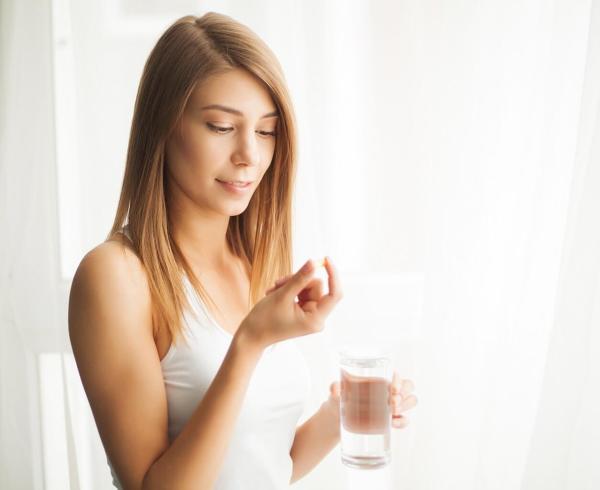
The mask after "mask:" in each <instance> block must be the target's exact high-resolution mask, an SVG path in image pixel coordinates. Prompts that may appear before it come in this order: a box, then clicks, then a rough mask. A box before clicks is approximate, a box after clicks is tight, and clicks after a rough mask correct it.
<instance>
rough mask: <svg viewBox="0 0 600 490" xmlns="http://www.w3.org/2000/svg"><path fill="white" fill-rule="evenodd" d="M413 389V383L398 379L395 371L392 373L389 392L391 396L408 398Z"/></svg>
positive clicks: (408, 380)
mask: <svg viewBox="0 0 600 490" xmlns="http://www.w3.org/2000/svg"><path fill="white" fill-rule="evenodd" d="M414 389H415V385H414V383H413V382H412V381H411V380H410V379H400V376H399V375H398V372H397V371H394V375H393V377H392V383H391V385H390V392H391V394H392V395H398V394H400V395H402V396H408V395H410V394H411V393H412V392H413V391H414Z"/></svg>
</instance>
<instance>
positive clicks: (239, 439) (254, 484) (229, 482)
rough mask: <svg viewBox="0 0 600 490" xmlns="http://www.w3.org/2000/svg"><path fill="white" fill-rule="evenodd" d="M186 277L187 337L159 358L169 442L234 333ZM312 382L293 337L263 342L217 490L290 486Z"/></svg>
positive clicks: (206, 384)
mask: <svg viewBox="0 0 600 490" xmlns="http://www.w3.org/2000/svg"><path fill="white" fill-rule="evenodd" d="M184 285H185V288H186V291H187V297H188V299H189V302H190V307H191V310H192V312H190V311H186V312H184V322H183V327H184V328H183V333H184V335H185V338H186V339H187V342H188V343H187V345H186V344H184V343H183V342H181V341H180V342H178V343H177V344H171V347H170V348H169V350H168V352H167V354H166V355H165V357H164V358H163V359H162V361H161V363H160V364H161V368H162V374H163V380H164V384H165V390H166V394H167V404H168V418H169V441H170V442H172V441H173V440H174V439H175V438H176V437H177V435H178V434H179V433H180V432H181V430H182V429H183V426H184V425H185V424H186V422H187V421H188V420H189V418H190V417H191V415H192V413H193V412H194V410H195V409H196V407H197V406H198V404H199V402H200V400H201V399H202V397H203V396H204V394H205V393H206V391H207V390H208V387H209V386H210V384H211V382H212V380H213V378H214V377H215V375H216V374H217V371H218V370H219V368H220V366H221V364H222V362H223V359H224V357H225V354H226V353H227V350H228V348H229V345H230V343H231V340H232V338H233V336H232V335H231V334H230V333H229V332H227V331H226V330H225V329H223V328H222V327H221V326H220V325H219V324H218V322H217V321H216V320H215V319H214V317H213V316H212V315H211V314H210V312H209V311H208V308H207V307H206V306H205V304H204V303H203V301H202V300H201V298H200V297H199V296H198V295H197V294H196V291H195V290H194V288H193V287H192V285H191V283H190V282H189V280H188V279H187V277H186V276H184ZM192 313H195V315H196V316H194V314H192ZM310 389H311V384H310V373H309V370H308V367H307V365H306V361H305V359H304V356H303V355H302V353H301V351H300V349H299V348H298V346H297V345H296V339H289V340H285V341H283V342H278V343H277V344H274V345H271V346H269V347H267V348H266V349H265V351H264V352H263V354H262V356H261V358H260V360H259V362H258V363H257V365H256V367H255V370H254V372H253V374H252V376H251V378H250V381H249V384H248V389H247V391H246V395H245V398H244V402H243V404H242V407H241V410H240V414H239V417H238V419H237V421H236V423H235V427H234V430H233V434H232V437H231V440H230V443H229V446H228V448H227V450H226V453H225V458H224V460H223V464H222V466H221V470H220V473H219V476H218V478H217V482H216V484H215V486H214V488H215V490H240V489H245V488H257V489H261V490H279V489H282V488H287V487H288V486H289V483H290V478H291V476H292V460H291V457H290V449H291V447H292V443H293V441H294V435H295V432H296V425H297V423H298V419H299V418H300V416H301V415H302V412H303V410H304V408H305V403H306V401H307V400H308V396H309V393H310ZM108 464H109V467H110V470H111V473H112V476H113V484H114V485H115V486H116V487H117V488H119V489H121V488H122V486H121V485H120V483H119V481H118V479H117V476H116V474H115V472H114V471H113V468H112V466H111V465H110V461H109V462H108ZM198 464H202V462H201V461H199V462H198Z"/></svg>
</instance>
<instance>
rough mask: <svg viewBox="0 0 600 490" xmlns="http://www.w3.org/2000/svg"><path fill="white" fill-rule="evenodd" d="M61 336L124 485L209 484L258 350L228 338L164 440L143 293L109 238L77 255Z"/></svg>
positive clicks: (129, 261) (131, 261)
mask: <svg viewBox="0 0 600 490" xmlns="http://www.w3.org/2000/svg"><path fill="white" fill-rule="evenodd" d="M238 331H241V329H240V330H238ZM69 333H70V339H71V344H72V347H73V353H74V355H75V359H76V361H77V367H78V369H79V373H80V375H81V380H82V383H83V386H84V388H85V391H86V394H87V397H88V399H89V402H90V405H91V408H92V412H93V414H94V418H95V421H96V424H97V426H98V430H99V433H100V437H101V439H102V443H103V445H104V448H105V450H106V453H107V455H108V457H109V459H110V461H111V463H112V465H113V468H114V469H115V471H116V473H117V475H118V477H119V480H120V481H121V483H122V485H123V488H125V489H126V490H140V489H155V488H156V489H158V488H161V489H162V488H168V489H170V490H179V489H209V488H212V487H213V485H214V483H215V481H216V479H217V476H218V474H219V471H220V468H221V465H222V461H223V457H224V453H225V450H226V447H227V445H228V443H229V440H230V438H231V433H232V430H233V427H234V424H235V421H236V419H237V417H238V414H239V411H240V408H241V405H242V402H243V399H244V396H245V393H246V389H247V385H248V382H249V379H250V378H251V375H252V373H253V371H254V368H255V365H256V363H257V362H258V359H259V358H260V355H261V351H260V350H258V349H255V348H254V344H251V343H250V342H247V341H246V340H245V339H244V336H243V335H242V334H240V335H237V334H236V336H235V338H234V340H233V341H232V344H231V347H230V349H229V351H228V352H227V354H226V356H225V359H224V360H223V363H222V364H221V367H220V369H219V371H218V373H217V375H216V376H215V379H214V380H213V382H212V383H211V385H210V387H209V389H208V391H207V392H206V394H205V396H204V397H203V399H202V402H201V403H200V404H199V406H198V407H197V408H196V410H195V412H194V413H193V415H192V417H191V418H190V420H189V421H188V422H187V423H186V425H185V426H184V428H183V430H182V432H181V433H180V434H179V436H178V437H177V438H176V439H175V440H174V441H173V443H172V444H171V445H170V446H169V441H168V436H167V400H166V394H165V388H164V382H163V379H162V373H161V368H160V361H159V359H158V355H157V352H156V346H155V344H154V339H153V336H152V323H151V302H150V293H149V289H148V284H147V281H146V277H145V273H144V270H143V267H142V266H141V263H140V262H139V260H138V259H137V257H136V256H135V255H134V254H133V253H132V252H129V251H128V250H126V251H125V253H123V249H122V248H121V246H120V245H117V244H116V243H114V242H108V243H105V244H103V245H101V246H100V247H98V248H96V249H95V250H94V251H93V252H91V253H90V254H88V255H87V256H86V258H84V260H83V261H82V263H81V265H80V266H79V269H78V271H77V273H76V275H75V278H74V280H73V286H72V288H71V297H70V304H69Z"/></svg>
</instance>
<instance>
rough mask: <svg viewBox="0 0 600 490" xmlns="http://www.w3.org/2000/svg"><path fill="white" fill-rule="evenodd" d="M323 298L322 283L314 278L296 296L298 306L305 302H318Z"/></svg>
mask: <svg viewBox="0 0 600 490" xmlns="http://www.w3.org/2000/svg"><path fill="white" fill-rule="evenodd" d="M321 296H323V283H322V282H321V280H320V279H319V278H318V277H316V278H314V279H313V280H312V281H310V282H309V283H308V285H307V286H306V287H305V288H304V289H303V290H302V291H300V294H299V295H298V303H300V306H302V305H303V303H306V302H307V301H318V300H319V299H320V298H321Z"/></svg>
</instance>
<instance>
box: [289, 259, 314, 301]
mask: <svg viewBox="0 0 600 490" xmlns="http://www.w3.org/2000/svg"><path fill="white" fill-rule="evenodd" d="M314 270H315V264H314V262H313V261H312V260H311V259H308V260H307V261H306V262H305V264H304V265H303V266H302V267H301V268H300V269H299V270H298V271H297V272H296V273H295V274H294V275H293V276H291V277H290V279H289V280H288V282H287V283H285V284H284V285H283V286H282V287H281V289H282V290H283V291H284V294H286V295H288V296H292V297H294V298H295V297H296V296H298V295H299V294H300V292H301V291H302V290H303V289H304V288H305V287H306V285H307V284H308V283H309V282H310V280H311V279H312V275H313V272H314Z"/></svg>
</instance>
